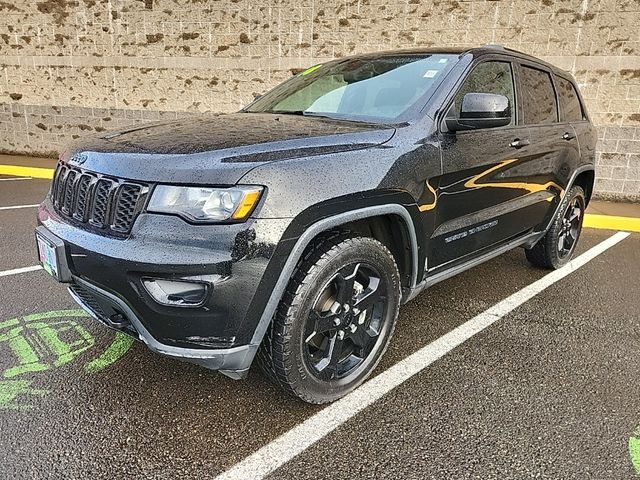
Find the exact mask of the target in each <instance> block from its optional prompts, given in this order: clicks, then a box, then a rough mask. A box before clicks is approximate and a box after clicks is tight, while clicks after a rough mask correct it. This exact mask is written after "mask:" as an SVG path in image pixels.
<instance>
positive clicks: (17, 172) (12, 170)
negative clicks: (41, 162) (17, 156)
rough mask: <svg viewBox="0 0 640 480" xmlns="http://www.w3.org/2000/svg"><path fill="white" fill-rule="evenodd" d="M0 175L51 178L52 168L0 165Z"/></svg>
mask: <svg viewBox="0 0 640 480" xmlns="http://www.w3.org/2000/svg"><path fill="white" fill-rule="evenodd" d="M0 175H13V176H16V177H32V178H49V179H51V178H53V169H52V168H39V167H21V166H19V165H0Z"/></svg>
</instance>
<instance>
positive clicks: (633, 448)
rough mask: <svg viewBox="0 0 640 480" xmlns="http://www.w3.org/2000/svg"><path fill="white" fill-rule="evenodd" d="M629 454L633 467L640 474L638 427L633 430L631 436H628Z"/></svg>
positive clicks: (639, 433)
mask: <svg viewBox="0 0 640 480" xmlns="http://www.w3.org/2000/svg"><path fill="white" fill-rule="evenodd" d="M629 455H630V456H631V463H632V464H633V468H635V469H636V473H637V474H638V475H640V428H638V429H637V430H636V431H635V433H634V434H633V436H631V437H629Z"/></svg>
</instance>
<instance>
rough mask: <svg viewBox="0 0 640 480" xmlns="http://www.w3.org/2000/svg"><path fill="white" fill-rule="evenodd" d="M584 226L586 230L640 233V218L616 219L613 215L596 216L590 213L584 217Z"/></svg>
mask: <svg viewBox="0 0 640 480" xmlns="http://www.w3.org/2000/svg"><path fill="white" fill-rule="evenodd" d="M582 226H583V227H586V228H603V229H605V230H624V231H625V232H640V218H633V217H615V216H613V215H595V214H591V213H588V214H586V215H585V216H584V223H583V224H582Z"/></svg>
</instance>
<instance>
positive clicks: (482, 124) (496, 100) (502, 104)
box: [445, 93, 511, 132]
mask: <svg viewBox="0 0 640 480" xmlns="http://www.w3.org/2000/svg"><path fill="white" fill-rule="evenodd" d="M445 123H446V125H447V129H449V130H450V131H452V132H457V131H458V130H473V129H476V128H495V127H504V126H505V125H509V124H510V123H511V105H510V104H509V99H508V98H507V97H505V96H504V95H496V94H495V93H467V94H466V95H465V96H464V97H462V106H461V107H460V117H458V118H446V119H445Z"/></svg>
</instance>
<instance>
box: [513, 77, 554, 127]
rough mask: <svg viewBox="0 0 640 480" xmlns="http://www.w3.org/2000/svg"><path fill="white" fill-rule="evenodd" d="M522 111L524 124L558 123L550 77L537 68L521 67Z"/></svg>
mask: <svg viewBox="0 0 640 480" xmlns="http://www.w3.org/2000/svg"><path fill="white" fill-rule="evenodd" d="M521 71H522V75H521V82H522V109H523V112H524V123H525V124H527V125H533V124H536V123H553V122H557V121H558V106H557V105H556V95H555V92H554V90H553V84H552V83H551V75H549V73H547V72H544V71H542V70H538V69H537V68H531V67H525V66H522V69H521Z"/></svg>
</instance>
